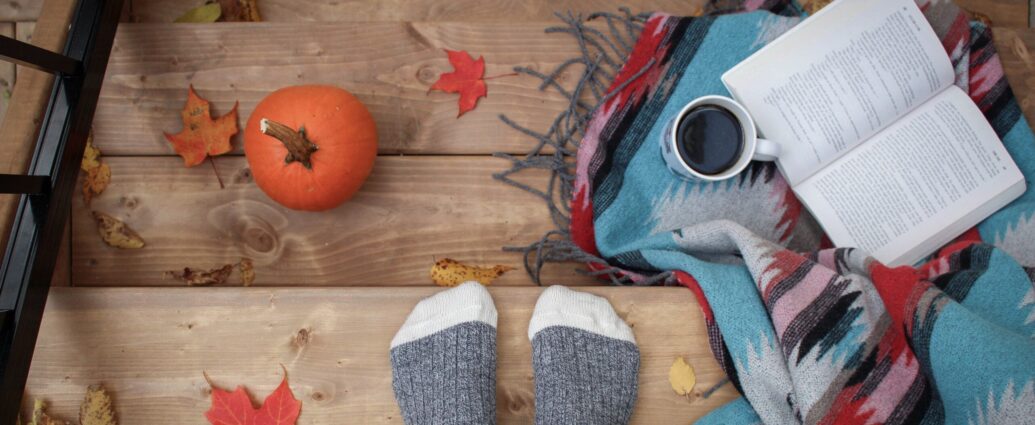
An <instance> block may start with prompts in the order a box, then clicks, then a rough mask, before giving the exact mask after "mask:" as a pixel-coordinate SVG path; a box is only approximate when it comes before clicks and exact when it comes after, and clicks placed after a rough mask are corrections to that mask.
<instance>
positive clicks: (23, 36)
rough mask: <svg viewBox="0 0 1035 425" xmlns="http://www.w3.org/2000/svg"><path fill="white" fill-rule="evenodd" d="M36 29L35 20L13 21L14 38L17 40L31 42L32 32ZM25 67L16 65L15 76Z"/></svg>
mask: <svg viewBox="0 0 1035 425" xmlns="http://www.w3.org/2000/svg"><path fill="white" fill-rule="evenodd" d="M34 31H36V23H35V22H15V23H14V38H15V39H16V40H18V41H24V42H26V43H32V33H33V32H34ZM24 71H25V67H24V66H22V65H18V66H17V67H16V71H15V76H16V77H17V75H18V73H19V72H24Z"/></svg>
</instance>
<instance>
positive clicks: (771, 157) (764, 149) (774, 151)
mask: <svg viewBox="0 0 1035 425" xmlns="http://www.w3.org/2000/svg"><path fill="white" fill-rule="evenodd" d="M779 156H780V145H778V144H777V143H776V142H774V141H772V140H766V139H761V138H760V139H758V141H757V142H756V143H755V154H754V155H753V156H752V157H751V159H753V160H755V161H776V158H778V157H779Z"/></svg>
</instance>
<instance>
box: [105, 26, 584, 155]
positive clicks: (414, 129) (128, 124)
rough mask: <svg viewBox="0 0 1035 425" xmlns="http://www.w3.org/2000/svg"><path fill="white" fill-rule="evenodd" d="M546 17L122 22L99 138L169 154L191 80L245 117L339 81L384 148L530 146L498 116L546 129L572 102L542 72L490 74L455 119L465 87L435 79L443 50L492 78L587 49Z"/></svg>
mask: <svg viewBox="0 0 1035 425" xmlns="http://www.w3.org/2000/svg"><path fill="white" fill-rule="evenodd" d="M550 25H551V23H549V22H536V23H507V24H498V23H448V24H435V23H355V24H349V25H341V24H337V23H311V24H298V23H295V24H280V23H220V24H124V25H122V26H120V28H119V32H118V35H117V37H116V40H115V47H114V49H113V51H112V57H111V60H110V62H109V65H108V72H107V75H106V76H105V84H104V87H103V89H102V91H101V98H100V102H99V104H98V107H97V114H96V117H95V118H94V134H95V136H96V139H95V140H96V143H97V144H98V146H99V147H100V148H101V149H103V150H104V152H105V153H106V154H109V155H169V154H173V149H172V147H171V146H170V145H169V143H168V142H167V141H166V140H165V139H164V137H162V132H163V131H166V132H173V133H175V132H178V131H179V130H180V128H181V126H182V123H181V122H180V112H179V111H180V110H181V109H182V108H183V103H184V101H185V99H186V96H187V94H186V93H187V86H188V85H190V84H193V86H194V88H195V89H196V90H197V91H198V94H200V95H201V96H202V97H204V98H206V99H208V100H209V101H211V102H212V105H213V112H214V113H217V114H224V113H226V112H227V111H229V110H230V109H231V108H232V107H233V105H234V102H237V101H240V116H241V125H244V124H245V123H246V122H247V118H248V117H249V116H250V115H251V112H252V110H253V109H254V107H255V105H256V104H257V103H258V102H259V101H260V100H261V99H262V98H263V97H265V96H266V95H267V94H269V93H270V92H272V91H274V90H276V89H278V88H281V87H284V86H288V85H292V84H333V85H337V86H340V87H343V88H345V89H347V90H349V91H351V92H352V93H354V94H355V95H356V96H358V97H359V98H360V99H361V100H362V101H363V102H364V103H365V104H366V105H367V107H368V108H369V109H370V111H371V113H372V114H373V115H374V118H375V121H376V123H377V127H378V133H379V138H380V152H381V153H385V154H390V153H438V154H440V153H449V154H485V153H492V152H498V151H507V152H515V153H524V152H527V151H528V149H529V148H530V147H531V146H532V145H533V141H532V139H530V138H529V137H527V136H525V135H522V134H520V133H518V132H516V131H509V130H504V127H505V126H504V125H502V124H501V123H500V120H499V117H498V116H499V114H503V113H505V114H507V115H508V116H510V117H511V118H513V119H514V120H515V121H517V122H519V123H526V124H531V125H534V126H537V127H543V126H545V125H547V123H549V122H552V120H553V119H554V117H555V116H556V115H557V114H558V113H559V112H560V111H562V110H564V108H566V107H567V105H568V102H567V100H566V99H563V98H562V96H560V95H558V94H557V93H556V92H555V91H552V90H551V91H547V92H540V91H538V90H537V87H538V82H537V81H538V80H537V79H535V78H532V77H528V76H514V77H506V78H499V79H494V80H492V81H490V82H489V83H488V97H486V98H483V99H481V100H480V101H479V105H478V107H477V109H475V110H474V111H472V112H469V113H467V114H464V116H463V117H462V118H459V119H457V95H456V94H450V93H442V92H432V93H428V89H429V88H430V86H431V85H432V84H433V83H434V82H435V81H436V80H437V79H438V76H439V75H440V74H441V73H443V72H451V71H452V70H453V68H452V66H451V65H450V64H449V61H448V59H447V58H446V54H445V52H443V51H442V49H443V48H449V49H464V50H467V51H469V52H471V54H473V55H475V56H478V55H484V57H485V61H486V72H485V75H486V76H493V75H500V74H506V73H510V72H511V71H512V69H513V68H514V67H515V66H529V67H532V68H534V69H540V70H544V71H546V70H551V69H552V68H553V67H554V66H556V65H557V64H560V63H562V62H563V61H566V60H568V59H570V58H572V57H575V56H577V55H579V51H578V46H577V44H576V43H575V42H574V41H573V39H572V38H571V37H570V36H568V35H566V34H544V33H543V30H544V29H545V28H546V27H547V26H550ZM577 69H578V67H572V69H571V70H570V71H569V72H568V73H567V74H566V75H562V76H561V77H560V79H561V81H562V82H563V84H565V85H568V86H571V85H574V84H575V81H573V80H574V78H575V71H576V70H577ZM544 130H545V129H544ZM240 138H241V136H240V135H238V136H236V137H235V145H236V146H238V147H239V146H241V143H240ZM235 152H238V153H239V152H240V148H238V149H237V150H236V151H235Z"/></svg>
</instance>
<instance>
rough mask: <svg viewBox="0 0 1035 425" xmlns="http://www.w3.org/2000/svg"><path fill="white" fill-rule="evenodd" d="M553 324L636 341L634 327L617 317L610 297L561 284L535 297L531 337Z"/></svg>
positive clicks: (529, 337) (529, 328) (529, 335)
mask: <svg viewBox="0 0 1035 425" xmlns="http://www.w3.org/2000/svg"><path fill="white" fill-rule="evenodd" d="M551 326H567V327H572V328H576V329H582V330H584V331H587V332H592V333H595V334H597V335H601V336H606V337H609V338H614V339H619V340H622V341H629V342H631V343H633V344H635V343H636V337H635V336H633V332H632V328H630V327H629V325H628V324H627V323H625V321H624V320H622V318H621V317H618V313H615V310H614V308H612V307H611V303H609V302H608V301H607V299H605V298H603V297H598V296H596V295H593V294H588V293H585V292H576V291H572V290H570V289H568V288H565V287H563V286H560V285H554V286H551V287H549V288H547V289H546V290H545V291H543V293H542V295H540V296H539V301H536V303H535V312H534V313H532V320H531V321H530V322H529V323H528V339H529V340H530V341H531V340H532V338H534V337H535V334H537V333H539V331H541V330H543V329H546V328H549V327H551Z"/></svg>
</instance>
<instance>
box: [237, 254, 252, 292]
mask: <svg viewBox="0 0 1035 425" xmlns="http://www.w3.org/2000/svg"><path fill="white" fill-rule="evenodd" d="M237 269H238V270H239V271H240V272H241V285H244V286H251V285H252V282H255V267H254V266H252V260H251V259H248V258H242V259H241V262H240V263H237Z"/></svg>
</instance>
